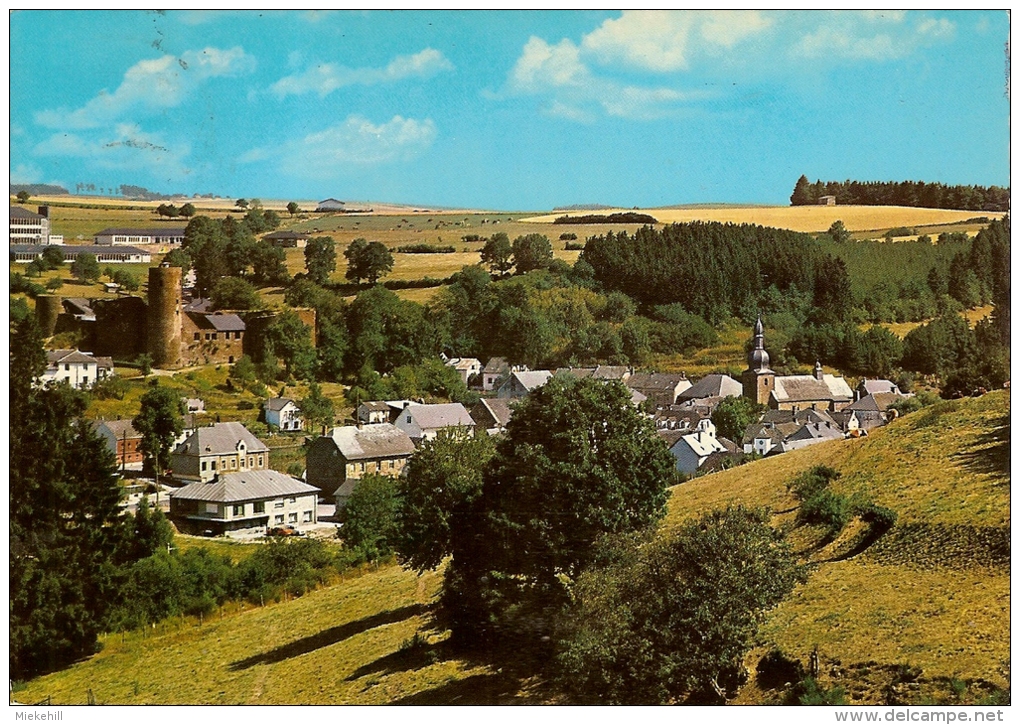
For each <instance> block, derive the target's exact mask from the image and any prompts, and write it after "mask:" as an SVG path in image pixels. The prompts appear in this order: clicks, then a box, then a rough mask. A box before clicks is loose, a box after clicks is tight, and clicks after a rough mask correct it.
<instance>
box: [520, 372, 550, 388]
mask: <svg viewBox="0 0 1020 725" xmlns="http://www.w3.org/2000/svg"><path fill="white" fill-rule="evenodd" d="M552 376H553V374H552V373H551V372H550V371H548V370H526V371H523V372H519V373H511V374H510V377H511V379H513V378H516V379H517V382H518V383H520V385H521V387H523V388H524V389H525V390H527V391H528V392H531V391H532V390H534V389H535V388H540V387H542V386H543V385H545V384H546V383H547V382H549V378H551V377H552Z"/></svg>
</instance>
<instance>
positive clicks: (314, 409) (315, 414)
mask: <svg viewBox="0 0 1020 725" xmlns="http://www.w3.org/2000/svg"><path fill="white" fill-rule="evenodd" d="M298 407H300V408H301V414H302V415H303V416H304V417H305V420H307V421H308V425H309V427H310V428H311V429H312V430H317V429H318V428H319V426H328V425H330V424H331V423H332V422H333V420H334V418H335V416H336V413H335V411H334V410H333V401H332V400H330V399H329V398H327V397H326V396H325V395H323V394H322V388H320V387H319V384H318V383H314V382H313V383H312V384H311V386H310V387H309V388H308V395H307V396H305V397H304V398H302V399H301V402H299V403H298Z"/></svg>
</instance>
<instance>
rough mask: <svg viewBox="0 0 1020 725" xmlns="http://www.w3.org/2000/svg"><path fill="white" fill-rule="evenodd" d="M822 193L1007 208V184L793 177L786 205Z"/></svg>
mask: <svg viewBox="0 0 1020 725" xmlns="http://www.w3.org/2000/svg"><path fill="white" fill-rule="evenodd" d="M823 196H835V197H836V202H837V203H838V204H841V205H851V204H861V205H866V206H919V207H925V208H928V209H973V210H979V211H1009V187H1008V186H1007V187H1006V188H1003V187H1001V186H975V185H957V186H951V185H947V184H941V183H939V182H934V183H926V182H924V181H851V180H850V179H847V180H846V181H821V180H818V181H815V182H814V183H813V184H812V183H811V182H810V181H809V180H808V178H807V176H801V177H800V178H799V179H797V183H796V185H795V186H794V189H793V194H792V195H791V196H790V204H792V205H793V206H802V205H805V204H817V203H818V200H819V199H820V198H821V197H823Z"/></svg>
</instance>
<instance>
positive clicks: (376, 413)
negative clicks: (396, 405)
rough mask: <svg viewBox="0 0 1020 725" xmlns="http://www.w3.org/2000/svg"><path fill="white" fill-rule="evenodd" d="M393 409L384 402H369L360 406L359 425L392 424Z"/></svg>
mask: <svg viewBox="0 0 1020 725" xmlns="http://www.w3.org/2000/svg"><path fill="white" fill-rule="evenodd" d="M390 412H391V408H390V406H389V403H387V402H386V401H384V400H369V401H367V402H365V403H362V404H361V405H359V406H358V413H357V415H358V422H359V423H392V422H393V421H392V420H391V419H390Z"/></svg>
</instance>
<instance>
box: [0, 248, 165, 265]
mask: <svg viewBox="0 0 1020 725" xmlns="http://www.w3.org/2000/svg"><path fill="white" fill-rule="evenodd" d="M46 246H47V245H45V244H12V245H11V247H10V254H11V261H12V262H14V263H15V264H27V263H28V262H31V261H33V260H35V259H39V258H40V257H42V254H43V251H45V249H46ZM60 251H62V252H63V253H64V264H72V263H74V261H75V260H76V259H78V257H79V256H80V255H82V254H91V255H92V256H94V257H95V258H96V261H97V262H98V263H99V264H149V263H151V262H152V254H151V253H150V252H147V251H145V250H144V249H139V248H138V247H100V246H96V245H80V244H75V245H67V246H61V247H60Z"/></svg>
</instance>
